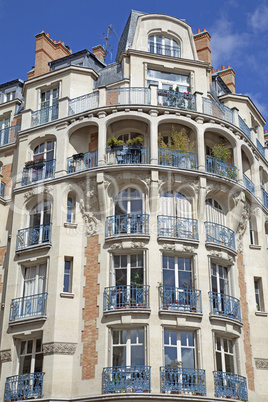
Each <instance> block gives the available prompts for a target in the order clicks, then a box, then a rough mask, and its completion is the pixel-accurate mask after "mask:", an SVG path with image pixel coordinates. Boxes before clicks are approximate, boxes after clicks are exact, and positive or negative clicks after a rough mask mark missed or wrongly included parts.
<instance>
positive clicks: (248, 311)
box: [0, 11, 268, 402]
mask: <svg viewBox="0 0 268 402" xmlns="http://www.w3.org/2000/svg"><path fill="white" fill-rule="evenodd" d="M249 79H250V77H249ZM264 125H265V120H264V118H263V116H262V115H261V113H260V112H259V111H258V109H257V107H256V106H255V105H254V103H253V102H252V101H251V99H250V98H249V97H248V96H243V95H241V94H239V95H238V94H236V92H235V73H234V71H233V69H232V68H231V67H230V66H227V67H225V66H222V68H221V70H216V71H215V70H214V69H213V68H212V66H211V50H210V35H209V33H208V32H207V31H206V30H203V31H201V30H198V32H197V33H193V32H192V30H191V27H190V26H189V25H188V24H187V23H186V22H185V21H183V20H180V19H177V18H175V17H172V16H167V15H160V14H145V13H141V12H137V11H132V12H131V14H130V17H129V19H128V21H127V23H126V26H125V29H124V31H123V33H122V36H121V38H120V41H119V45H118V52H117V56H116V61H115V62H114V63H112V64H108V65H106V63H105V50H104V49H103V48H102V46H96V47H94V48H93V50H92V51H90V50H87V49H84V50H81V51H79V52H76V53H72V51H71V50H70V48H69V47H68V46H65V44H64V42H60V41H58V42H57V41H54V40H52V39H51V38H50V37H49V35H48V34H46V33H45V32H44V31H42V32H41V33H40V34H38V35H36V55H35V66H34V68H33V69H32V70H31V71H30V72H29V73H28V79H27V81H25V82H22V81H21V80H19V79H17V80H14V81H12V82H7V83H5V84H2V85H0V173H1V175H0V182H1V193H0V222H1V225H0V295H1V310H0V400H1V401H9V400H13V401H14V400H25V399H36V398H37V399H42V400H44V401H56V400H61V401H82V400H83V401H87V400H88V401H100V400H105V401H110V400H114V401H117V400H122V401H124V400H129V399H132V400H134V399H135V398H136V399H137V400H139V401H147V400H153V401H162V400H164V401H167V402H168V401H175V400H176V401H223V400H228V401H229V400H240V401H248V400H249V401H250V402H265V401H267V395H268V382H267V370H268V346H267V345H268V335H267V304H268V299H267V294H268V288H267V286H268V280H267V279H268V270H267V238H268V161H267V157H268V151H267V149H266V147H265V143H264V131H263V127H264Z"/></svg>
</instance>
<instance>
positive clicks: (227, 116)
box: [203, 98, 233, 124]
mask: <svg viewBox="0 0 268 402" xmlns="http://www.w3.org/2000/svg"><path fill="white" fill-rule="evenodd" d="M203 113H205V114H208V115H210V116H214V117H218V118H219V119H222V120H225V121H228V122H229V123H232V124H233V111H232V110H231V109H229V108H228V107H227V106H225V105H223V104H222V103H219V102H215V101H213V100H212V99H208V98H203Z"/></svg>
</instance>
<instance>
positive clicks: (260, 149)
mask: <svg viewBox="0 0 268 402" xmlns="http://www.w3.org/2000/svg"><path fill="white" fill-rule="evenodd" d="M256 141H257V148H258V151H259V152H260V153H261V154H262V156H263V157H264V158H265V148H264V146H263V145H262V144H261V143H260V141H259V140H258V139H257V140H256Z"/></svg>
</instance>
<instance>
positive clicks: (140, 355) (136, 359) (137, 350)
mask: <svg viewBox="0 0 268 402" xmlns="http://www.w3.org/2000/svg"><path fill="white" fill-rule="evenodd" d="M131 365H132V366H144V346H143V345H135V346H131Z"/></svg>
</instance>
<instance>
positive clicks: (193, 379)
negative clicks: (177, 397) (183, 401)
mask: <svg viewBox="0 0 268 402" xmlns="http://www.w3.org/2000/svg"><path fill="white" fill-rule="evenodd" d="M160 391H161V392H162V393H165V392H174V391H175V392H176V391H177V392H179V393H181V394H189V393H191V394H194V395H206V372H205V370H201V369H193V368H183V367H169V366H165V367H160Z"/></svg>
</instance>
